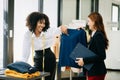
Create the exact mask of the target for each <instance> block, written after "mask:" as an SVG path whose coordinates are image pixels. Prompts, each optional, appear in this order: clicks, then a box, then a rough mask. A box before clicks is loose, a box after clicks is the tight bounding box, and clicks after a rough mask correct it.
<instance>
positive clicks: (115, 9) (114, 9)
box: [112, 4, 119, 22]
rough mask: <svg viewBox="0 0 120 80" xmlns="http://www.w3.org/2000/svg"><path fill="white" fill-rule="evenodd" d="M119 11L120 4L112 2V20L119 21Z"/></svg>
mask: <svg viewBox="0 0 120 80" xmlns="http://www.w3.org/2000/svg"><path fill="white" fill-rule="evenodd" d="M118 12H119V6H118V5H116V4H112V22H118V18H119V16H118Z"/></svg>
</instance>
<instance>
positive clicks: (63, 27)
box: [60, 25, 68, 35]
mask: <svg viewBox="0 0 120 80" xmlns="http://www.w3.org/2000/svg"><path fill="white" fill-rule="evenodd" d="M60 28H61V32H62V33H64V34H66V35H68V32H67V27H66V26H64V25H61V26H60Z"/></svg>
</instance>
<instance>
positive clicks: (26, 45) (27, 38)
mask: <svg viewBox="0 0 120 80" xmlns="http://www.w3.org/2000/svg"><path fill="white" fill-rule="evenodd" d="M30 48H31V32H30V31H27V32H26V33H25V35H24V39H23V52H22V61H24V62H27V61H28V58H29V56H30Z"/></svg>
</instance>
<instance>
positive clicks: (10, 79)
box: [0, 72, 50, 80]
mask: <svg viewBox="0 0 120 80" xmlns="http://www.w3.org/2000/svg"><path fill="white" fill-rule="evenodd" d="M40 74H41V75H40V76H38V77H34V78H30V79H27V80H36V79H40V78H44V77H46V76H49V75H50V73H48V72H40ZM0 80H26V79H23V78H16V77H10V76H6V75H4V74H0Z"/></svg>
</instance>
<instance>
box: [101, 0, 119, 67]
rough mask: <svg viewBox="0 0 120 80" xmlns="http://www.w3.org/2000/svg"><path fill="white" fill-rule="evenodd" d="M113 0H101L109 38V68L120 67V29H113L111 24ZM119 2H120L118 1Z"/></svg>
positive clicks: (107, 63) (107, 61)
mask: <svg viewBox="0 0 120 80" xmlns="http://www.w3.org/2000/svg"><path fill="white" fill-rule="evenodd" d="M112 3H116V2H114V1H112V0H99V12H100V13H101V15H102V16H103V20H104V24H105V28H106V31H107V35H108V39H109V48H108V50H107V59H106V61H105V62H106V66H107V68H108V69H120V30H119V31H112V25H111V23H110V22H111V10H112V9H111V7H112ZM117 4H119V3H118V2H117Z"/></svg>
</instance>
